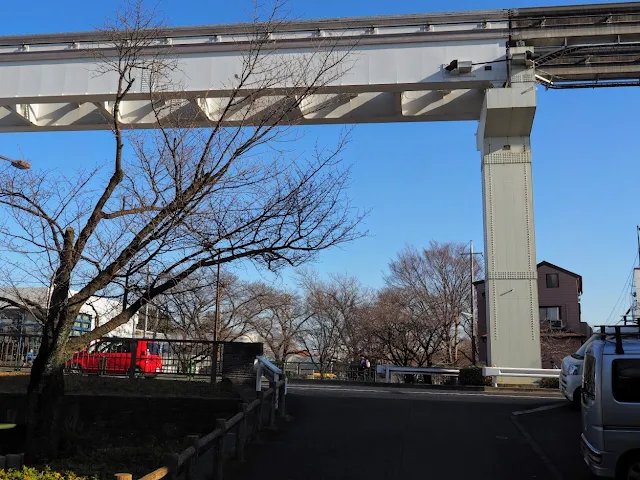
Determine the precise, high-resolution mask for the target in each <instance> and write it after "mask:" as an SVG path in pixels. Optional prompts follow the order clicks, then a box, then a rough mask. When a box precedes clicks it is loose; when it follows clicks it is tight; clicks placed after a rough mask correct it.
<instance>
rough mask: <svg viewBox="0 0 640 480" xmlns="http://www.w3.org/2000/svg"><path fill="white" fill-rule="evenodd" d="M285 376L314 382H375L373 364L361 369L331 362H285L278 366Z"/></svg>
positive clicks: (351, 365)
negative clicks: (323, 363)
mask: <svg viewBox="0 0 640 480" xmlns="http://www.w3.org/2000/svg"><path fill="white" fill-rule="evenodd" d="M279 366H280V367H281V368H282V369H283V370H284V372H285V374H286V376H287V377H288V378H291V379H310V380H311V379H316V380H348V381H352V382H357V381H361V382H375V381H376V377H377V375H376V368H375V363H373V364H372V365H371V367H370V368H362V367H361V366H360V365H359V364H352V363H340V362H332V363H330V364H328V365H323V368H322V369H321V368H320V365H318V364H314V363H313V362H287V363H285V364H284V365H282V364H280V365H279Z"/></svg>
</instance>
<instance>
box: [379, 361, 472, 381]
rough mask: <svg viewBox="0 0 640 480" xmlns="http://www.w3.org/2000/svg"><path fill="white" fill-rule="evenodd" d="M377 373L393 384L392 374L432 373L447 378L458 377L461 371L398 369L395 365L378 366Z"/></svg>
mask: <svg viewBox="0 0 640 480" xmlns="http://www.w3.org/2000/svg"><path fill="white" fill-rule="evenodd" d="M376 372H377V373H380V374H384V380H385V382H387V383H391V374H392V373H397V374H400V375H407V374H415V373H418V374H420V373H432V374H436V375H445V376H457V375H458V374H459V373H460V370H459V369H457V368H437V367H397V366H395V365H378V366H377V367H376Z"/></svg>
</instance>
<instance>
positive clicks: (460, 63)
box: [444, 59, 473, 75]
mask: <svg viewBox="0 0 640 480" xmlns="http://www.w3.org/2000/svg"><path fill="white" fill-rule="evenodd" d="M472 65H473V64H472V63H471V60H458V59H455V60H453V61H452V62H451V63H450V64H449V65H447V66H446V67H444V69H445V70H446V71H447V72H449V75H463V74H465V73H471V68H472Z"/></svg>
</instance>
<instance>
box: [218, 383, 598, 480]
mask: <svg viewBox="0 0 640 480" xmlns="http://www.w3.org/2000/svg"><path fill="white" fill-rule="evenodd" d="M549 405H552V406H553V408H552V409H550V410H543V411H536V412H534V413H531V414H528V413H527V414H522V415H518V416H516V417H515V418H517V420H516V421H515V422H514V420H513V419H512V413H513V412H516V411H519V412H522V411H527V410H531V409H536V408H539V407H543V406H549ZM565 405H566V404H565V402H564V401H563V400H560V399H559V398H549V397H522V396H518V395H495V394H494V395H491V394H483V393H482V394H475V393H472V394H468V393H466V392H453V391H451V392H438V391H434V390H406V389H394V388H385V387H365V386H363V387H357V386H354V387H328V386H322V385H292V386H291V387H290V390H289V395H288V396H287V409H288V412H289V413H290V414H291V416H292V417H293V419H292V421H290V422H288V423H287V424H286V425H284V426H283V427H282V428H280V429H279V430H278V431H277V432H275V433H272V434H271V435H270V438H269V439H268V441H266V442H264V443H263V444H261V445H257V446H254V447H252V448H251V449H250V451H249V452H248V460H247V462H245V463H244V464H242V465H236V466H235V467H232V468H231V469H230V471H229V475H227V478H231V479H237V480H240V479H243V480H252V479H255V480H258V479H260V480H276V479H277V480H294V479H296V480H297V479H301V478H304V479H305V480H315V479H318V480H320V479H322V480H325V479H327V480H329V479H330V480H334V479H349V480H353V479H356V480H357V479H367V480H382V479H394V480H395V479H398V480H400V479H403V480H404V479H407V478H433V479H439V478H447V479H469V478H474V479H491V480H500V479H505V480H506V479H509V480H512V479H515V478H518V479H523V480H524V479H547V478H550V479H555V480H559V479H563V478H566V479H574V478H588V477H583V476H578V475H574V474H575V473H576V472H577V474H579V475H583V474H584V473H585V470H584V469H581V468H582V467H583V465H581V463H580V462H581V460H580V458H579V444H578V443H576V445H575V448H573V447H572V448H571V449H569V450H570V451H569V453H568V454H569V455H573V457H575V458H572V459H571V462H566V458H565V455H564V454H563V448H564V446H565V445H564V444H565V443H567V442H568V443H571V442H573V440H574V438H573V437H574V436H575V435H573V434H574V433H575V432H572V431H568V432H564V433H562V434H561V435H558V436H554V434H553V432H554V431H555V429H556V428H557V427H556V425H554V424H553V423H554V422H555V423H557V422H558V419H559V418H560V419H562V422H561V424H562V427H563V428H569V429H571V428H574V427H575V419H576V417H577V419H578V423H577V428H578V430H577V435H578V437H579V415H577V412H573V411H571V410H570V409H569V408H566V407H565ZM536 416H537V417H536ZM529 427H535V428H532V431H533V430H535V431H534V432H533V434H528V433H527V432H528V428H529ZM523 430H524V432H525V433H524V434H523ZM536 436H538V437H539V438H540V440H539V441H538V440H536ZM539 444H544V446H545V449H541V448H540V445H539ZM536 446H537V448H536ZM546 450H549V451H550V452H551V455H547V454H546V453H545V451H546ZM576 452H577V454H576ZM558 460H560V461H563V462H564V463H563V466H562V468H558V467H557V466H555V465H554V464H553V462H554V461H558ZM576 469H577V470H576Z"/></svg>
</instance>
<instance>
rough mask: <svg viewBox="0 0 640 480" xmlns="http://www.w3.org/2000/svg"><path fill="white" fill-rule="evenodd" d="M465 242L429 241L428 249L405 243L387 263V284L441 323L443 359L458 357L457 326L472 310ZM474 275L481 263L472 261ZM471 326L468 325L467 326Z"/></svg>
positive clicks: (453, 361)
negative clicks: (401, 291)
mask: <svg viewBox="0 0 640 480" xmlns="http://www.w3.org/2000/svg"><path fill="white" fill-rule="evenodd" d="M465 248H466V246H465V245H464V244H453V243H444V244H441V243H438V242H433V241H432V242H431V243H430V244H429V248H428V249H422V250H418V249H416V248H412V247H407V248H405V249H404V250H403V251H401V252H400V253H399V254H398V256H397V258H396V259H395V260H393V261H391V263H390V264H389V270H390V272H389V274H388V275H387V277H386V281H387V283H388V285H390V286H392V287H395V288H399V289H401V290H403V291H404V292H405V294H406V295H408V296H409V297H410V298H411V302H412V304H413V305H414V307H415V308H417V309H419V310H421V311H422V312H424V313H423V314H424V315H429V316H430V317H431V321H435V322H437V324H438V325H440V329H441V333H442V336H443V341H444V343H445V345H446V351H445V352H444V361H445V362H446V363H449V364H455V363H456V362H457V361H458V346H459V344H460V342H461V335H460V327H461V324H462V327H463V329H464V330H467V329H466V328H465V327H466V325H467V324H468V322H469V319H468V316H467V315H466V314H467V313H468V312H471V308H472V307H471V287H470V283H471V272H470V268H471V265H470V263H469V261H470V260H469V258H468V255H466V256H465ZM474 269H475V272H474V274H475V276H477V275H479V274H480V266H479V265H478V264H477V263H475V262H474ZM469 330H470V329H469Z"/></svg>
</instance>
